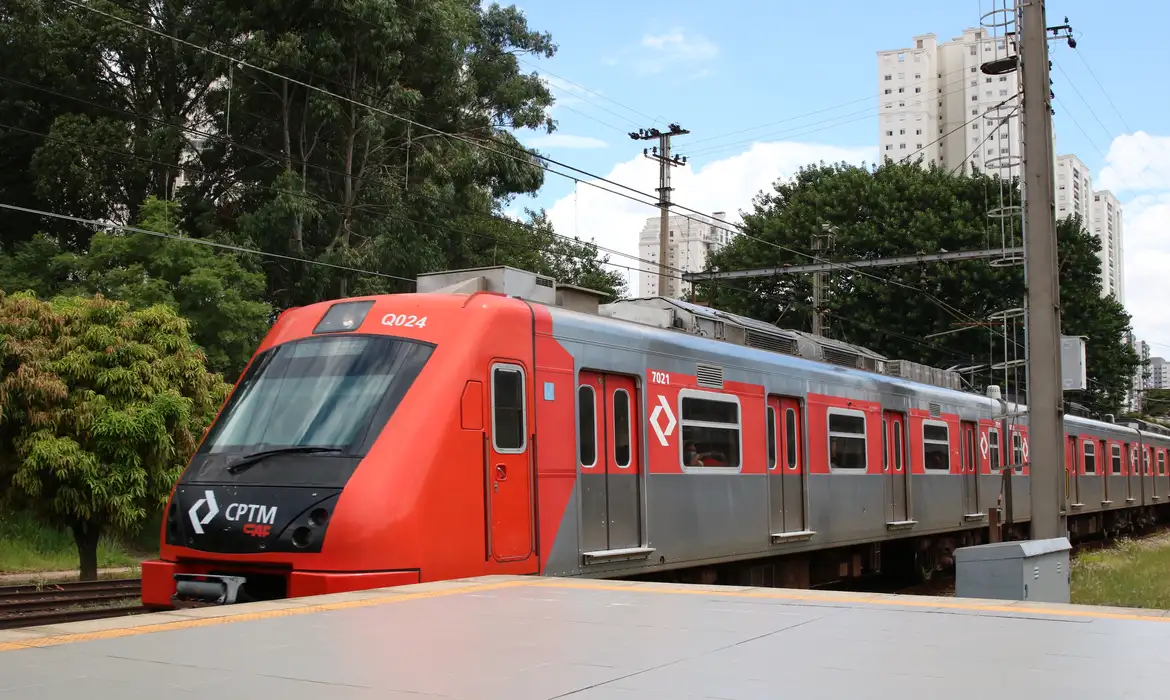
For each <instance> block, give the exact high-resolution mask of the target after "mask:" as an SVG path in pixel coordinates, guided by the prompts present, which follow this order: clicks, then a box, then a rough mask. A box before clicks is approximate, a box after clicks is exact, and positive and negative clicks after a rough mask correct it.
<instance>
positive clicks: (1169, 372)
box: [1145, 357, 1170, 390]
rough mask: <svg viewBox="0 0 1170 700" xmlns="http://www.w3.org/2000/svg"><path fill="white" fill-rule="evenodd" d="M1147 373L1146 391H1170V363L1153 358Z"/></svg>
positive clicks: (1159, 358)
mask: <svg viewBox="0 0 1170 700" xmlns="http://www.w3.org/2000/svg"><path fill="white" fill-rule="evenodd" d="M1149 359H1150V367H1149V371H1148V372H1147V373H1146V386H1145V388H1146V390H1149V389H1170V362H1167V361H1166V360H1165V359H1164V358H1161V357H1151V358H1149Z"/></svg>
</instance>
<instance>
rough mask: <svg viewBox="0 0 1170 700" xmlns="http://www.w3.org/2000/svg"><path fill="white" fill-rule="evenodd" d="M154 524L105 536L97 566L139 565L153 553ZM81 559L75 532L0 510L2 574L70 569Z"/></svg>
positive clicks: (155, 530) (155, 537) (0, 568)
mask: <svg viewBox="0 0 1170 700" xmlns="http://www.w3.org/2000/svg"><path fill="white" fill-rule="evenodd" d="M157 532H158V528H157V527H155V525H154V523H151V524H149V525H147V527H146V528H144V529H143V533H142V535H140V536H139V537H136V538H133V539H119V538H117V537H103V538H102V541H101V542H100V543H99V545H98V567H99V568H107V567H121V566H132V567H137V566H138V564H139V562H141V561H142V560H143V559H144V558H146V557H148V556H151V551H152V549H155V548H154V547H152V546H151V543H150V539H152V537H151V536H152V535H154V537H153V539H156V540H157V534H156V533H157ZM79 565H80V561H79V560H78V557H77V546H76V545H75V544H74V543H73V535H71V534H70V533H69V532H67V531H65V530H56V529H53V528H51V527H47V526H45V525H42V524H40V523H38V522H37V521H36V520H34V519H33V518H31V517H29V516H26V515H24V514H22V513H0V574H12V573H33V572H41V571H68V570H71V569H77V568H78V566H79Z"/></svg>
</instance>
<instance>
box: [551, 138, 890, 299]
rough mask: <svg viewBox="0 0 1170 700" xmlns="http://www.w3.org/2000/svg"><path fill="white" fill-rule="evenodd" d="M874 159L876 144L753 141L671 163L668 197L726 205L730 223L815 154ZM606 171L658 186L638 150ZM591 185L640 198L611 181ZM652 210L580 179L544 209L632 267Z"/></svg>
mask: <svg viewBox="0 0 1170 700" xmlns="http://www.w3.org/2000/svg"><path fill="white" fill-rule="evenodd" d="M876 158H877V149H876V148H839V147H836V146H826V145H819V144H807V143H794V142H787V141H780V142H772V143H756V144H753V145H752V147H751V148H750V149H748V150H747V151H745V152H743V153H740V154H739V155H736V156H732V157H730V158H726V159H723V160H718V161H714V162H712V163H709V164H707V165H705V166H703V167H702V168H699V169H697V170H696V169H693V168H692V167H691V166H690V165H687V166H683V167H678V168H674V170H673V171H672V173H671V185H672V186H673V187H674V192H673V193H672V194H671V196H672V200H673V201H674V202H676V203H677V204H681V205H683V206H686V207H689V208H691V209H695V210H697V211H701V212H704V213H707V214H711V213H713V212H716V211H722V212H726V213H727V219H726V220H727V221H730V222H733V223H734V222H738V221H739V211H740V210H750V209H751V204H752V198H753V197H755V196H756V195H757V194H758V193H759V192H760V191H761V190H770V189H771V186H772V184H773V183H774V182H775V181H776V180H778V179H782V178H784V179H786V178H789V177H791V176H792V175H794V174H795V173H796V171H797V170H799V169H800V168H801V167H802V166H805V165H809V164H812V163H816V162H819V161H822V160H823V161H826V162H839V161H846V162H850V163H855V164H860V163H861V162H862V161H865V162H869V163H872V162H874V161H875V159H876ZM605 177H606V179H607V180H610V181H612V182H617V183H621V184H623V185H627V186H629V187H631V188H633V189H635V190H638V191H641V192H645V193H648V194H650V195H651V196H654V191H655V188H656V187H657V186H658V165H657V164H655V163H654V161H651V160H650V159H648V158H644V157H642V156H641V155H638V156H635V157H634V158H631V159H630V160H628V161H626V162H624V163H619V164H618V165H616V166H614V168H613V169H612V170H611V171H610V172H609V173H608V174H607V175H606V176H605ZM597 184H599V185H600V186H601V187H605V188H608V189H611V190H615V191H619V192H622V193H624V194H628V195H631V196H634V197H637V198H638V199H639V200H646V198H645V197H639V196H637V195H634V194H633V193H632V192H630V191H628V190H622V189H621V188H618V187H615V186H614V185H609V184H606V183H604V182H598V183H597ZM656 212H657V207H656V206H653V205H650V204H640V203H638V202H634V201H631V200H630V199H627V198H625V197H621V196H619V195H616V194H610V193H607V192H603V191H601V190H599V189H597V188H595V187H591V186H588V185H583V184H582V185H577V187H576V191H575V193H574V194H569V195H566V196H565V197H562V198H561V199H559V200H557V201H556V202H555V203H554V204H553V205H552V206H551V207H549V208H548V215H549V218H550V219H551V220H552V223H553V225H554V226H555V227H556V231H557V233H560V234H562V235H568V236H577V237H579V238H581V239H582V240H590V239H592V240H594V241H595V242H596V243H597V245H598V246H600V247H603V248H609V249H611V250H616V251H619V252H621V253H624V254H626V256H632V257H622V256H618V255H613V254H610V260H611V261H612V262H613V263H615V264H616V265H624V266H628V267H631V268H638V267H640V266H641V265H640V263H638V262H637V260H636V259H635V258H636V257H637V256H638V236H639V234H640V233H641V232H642V227H643V226H644V225H645V223H646V219H647V218H648V217H652V216H656V215H657V213H656ZM682 213H686V212H682ZM621 271H622V272H625V273H626V279H627V282H628V283H629V285H630V291H631V293H635V294H636V293H637V290H638V284H637V283H638V273H637V272H636V271H634V270H624V269H623V270H621Z"/></svg>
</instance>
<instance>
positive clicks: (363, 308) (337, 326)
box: [313, 300, 374, 335]
mask: <svg viewBox="0 0 1170 700" xmlns="http://www.w3.org/2000/svg"><path fill="white" fill-rule="evenodd" d="M373 305H374V302H373V301H372V300H369V301H341V302H338V303H336V304H334V305H333V306H330V307H329V310H328V311H326V312H325V315H324V316H323V317H322V318H321V321H320V323H318V324H317V327H316V328H314V329H313V335H318V334H321V333H347V332H349V331H356V330H357V329H358V327H359V326H361V325H362V321H364V320H366V314H368V313H369V312H370V308H371V307H373Z"/></svg>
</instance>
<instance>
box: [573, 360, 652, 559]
mask: <svg viewBox="0 0 1170 700" xmlns="http://www.w3.org/2000/svg"><path fill="white" fill-rule="evenodd" d="M639 405H640V403H639V401H638V389H637V386H636V385H635V383H634V380H633V378H631V377H627V376H623V375H615V374H599V373H597V372H589V371H582V372H581V374H580V377H579V379H578V385H577V420H578V446H579V449H578V460H579V462H578V466H579V468H580V474H581V476H580V478H581V547H582V549H583V550H584V551H586V552H601V551H613V550H617V549H632V548H636V547H640V546H642V539H643V537H642V468H641V459H640V458H641V454H642V448H641V444H642V443H641V431H640V430H639V427H640V426H641V421H640V420H639V418H638V406H639Z"/></svg>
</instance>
